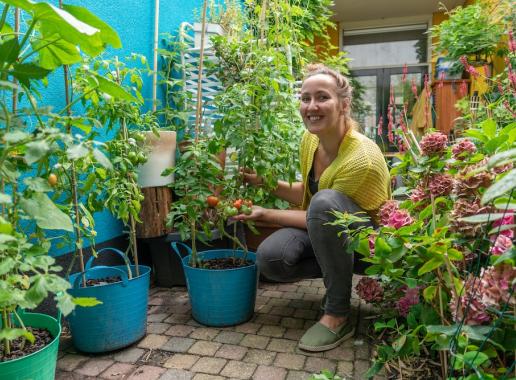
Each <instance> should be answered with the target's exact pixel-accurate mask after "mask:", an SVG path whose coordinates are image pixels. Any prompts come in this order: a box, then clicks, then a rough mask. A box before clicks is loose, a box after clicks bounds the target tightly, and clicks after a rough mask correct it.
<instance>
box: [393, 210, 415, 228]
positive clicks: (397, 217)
mask: <svg viewBox="0 0 516 380" xmlns="http://www.w3.org/2000/svg"><path fill="white" fill-rule="evenodd" d="M413 222H414V219H412V217H411V216H410V214H409V212H408V211H407V210H402V209H398V210H395V211H394V212H393V213H392V214H391V215H390V216H389V219H388V220H387V226H389V227H393V228H396V229H398V228H401V227H404V226H408V225H409V224H412V223H413Z"/></svg>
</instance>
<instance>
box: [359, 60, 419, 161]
mask: <svg viewBox="0 0 516 380" xmlns="http://www.w3.org/2000/svg"><path fill="white" fill-rule="evenodd" d="M425 74H427V67H426V66H415V67H408V68H406V72H405V74H404V73H403V67H394V68H393V67H391V68H376V69H362V70H354V71H352V72H351V75H352V76H353V77H354V78H355V79H356V80H357V81H358V82H360V83H361V84H362V86H363V87H364V90H365V92H364V97H363V98H364V103H366V104H368V105H369V106H370V111H369V112H368V113H367V114H366V115H365V116H364V117H363V118H361V120H357V121H358V123H359V124H360V127H361V129H362V132H363V133H364V134H365V135H366V136H368V137H369V138H372V139H373V140H375V141H376V142H377V143H378V145H380V147H381V148H382V150H383V151H384V152H390V151H395V150H396V149H397V148H396V145H395V144H392V143H389V137H388V129H387V126H388V124H389V120H388V113H389V108H390V107H392V106H391V105H390V104H391V86H392V100H393V104H394V106H395V107H394V109H395V112H394V113H393V122H394V125H399V124H400V121H401V122H403V123H405V125H410V121H411V113H410V111H411V110H412V108H413V106H414V104H415V102H416V94H420V93H421V89H422V88H423V86H424V77H425ZM404 108H405V109H406V110H407V116H406V117H404V118H403V120H401V115H402V110H403V109H404ZM380 128H381V131H380V130H379V129H380ZM379 132H381V133H379Z"/></svg>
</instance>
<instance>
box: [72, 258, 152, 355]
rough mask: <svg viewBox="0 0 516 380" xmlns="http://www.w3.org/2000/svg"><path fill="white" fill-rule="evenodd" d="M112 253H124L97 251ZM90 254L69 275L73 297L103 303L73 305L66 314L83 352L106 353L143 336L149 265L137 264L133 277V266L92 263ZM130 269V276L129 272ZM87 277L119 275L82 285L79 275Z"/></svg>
mask: <svg viewBox="0 0 516 380" xmlns="http://www.w3.org/2000/svg"><path fill="white" fill-rule="evenodd" d="M106 252H111V253H115V254H117V255H119V256H121V257H122V258H123V259H124V261H125V260H126V256H125V255H124V254H123V253H122V252H120V251H119V250H117V249H114V248H104V249H101V250H100V251H98V254H99V255H100V254H101V253H106ZM93 260H94V257H91V258H90V259H89V260H88V262H87V263H86V266H85V271H84V272H82V273H74V274H72V275H71V276H70V283H71V285H72V288H71V289H69V290H68V292H69V293H70V294H71V295H72V296H73V297H94V298H96V299H97V300H98V301H100V302H102V304H100V305H96V306H93V307H76V308H75V310H74V311H73V312H72V313H71V314H70V315H69V316H68V317H67V318H68V322H69V324H70V330H71V333H72V341H73V344H74V346H75V348H77V349H78V350H80V351H82V352H91V353H98V352H107V351H113V350H117V349H119V348H123V347H126V346H128V345H130V344H132V343H134V342H136V341H138V340H139V339H141V338H142V337H144V336H145V332H146V328H147V305H148V298H149V280H150V271H151V268H150V267H148V266H145V265H139V269H140V275H139V276H136V277H135V275H134V274H135V273H136V266H135V265H129V264H128V263H127V265H117V266H94V267H92V266H91V265H92V263H93ZM129 269H130V270H131V275H129ZM83 274H84V275H85V277H86V279H87V280H88V279H105V278H109V277H120V278H121V279H122V280H121V281H119V282H115V283H109V284H102V285H96V286H89V287H81V281H82V275H83Z"/></svg>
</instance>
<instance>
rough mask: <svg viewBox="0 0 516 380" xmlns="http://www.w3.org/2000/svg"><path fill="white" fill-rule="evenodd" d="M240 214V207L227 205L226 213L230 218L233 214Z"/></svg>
mask: <svg viewBox="0 0 516 380" xmlns="http://www.w3.org/2000/svg"><path fill="white" fill-rule="evenodd" d="M237 214H238V209H237V208H236V207H230V206H228V207H226V208H225V209H224V215H225V216H226V217H228V218H230V217H232V216H235V215H237Z"/></svg>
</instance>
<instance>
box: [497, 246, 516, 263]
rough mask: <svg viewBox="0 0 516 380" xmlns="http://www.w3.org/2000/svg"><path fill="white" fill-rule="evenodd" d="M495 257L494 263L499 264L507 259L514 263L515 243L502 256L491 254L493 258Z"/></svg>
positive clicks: (515, 258) (515, 259)
mask: <svg viewBox="0 0 516 380" xmlns="http://www.w3.org/2000/svg"><path fill="white" fill-rule="evenodd" d="M493 259H494V261H493V265H498V264H501V263H503V262H506V261H508V262H512V263H513V265H514V263H515V262H516V247H515V246H514V245H513V246H512V247H511V249H508V250H507V251H505V252H504V253H503V254H501V255H500V256H494V255H493V256H491V260H493Z"/></svg>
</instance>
